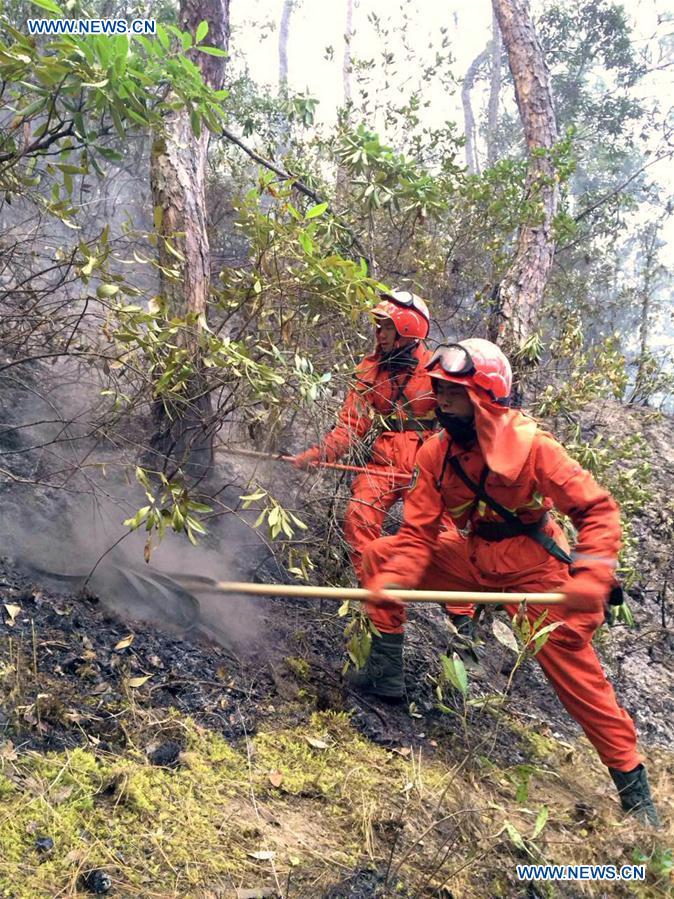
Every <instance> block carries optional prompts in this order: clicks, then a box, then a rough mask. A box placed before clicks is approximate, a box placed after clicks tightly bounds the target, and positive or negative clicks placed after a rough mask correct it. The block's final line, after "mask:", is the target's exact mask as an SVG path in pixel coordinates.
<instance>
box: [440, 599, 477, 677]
mask: <svg viewBox="0 0 674 899" xmlns="http://www.w3.org/2000/svg"><path fill="white" fill-rule="evenodd" d="M449 620H450V621H451V622H452V624H453V625H454V627H455V628H456V629H457V631H458V633H456V634H452V635H451V637H450V638H449V646H448V647H447V655H448V656H451V655H452V653H454V652H455V653H456V654H457V655H458V656H459V658H460V659H461V661H462V662H463V664H464V666H465V667H466V668H468V669H471V670H473V671H476V670H477V669H479V668H480V658H479V656H478V654H477V652H476V651H475V622H474V621H473V619H472V618H471V617H470V615H452V614H451V613H450V614H449Z"/></svg>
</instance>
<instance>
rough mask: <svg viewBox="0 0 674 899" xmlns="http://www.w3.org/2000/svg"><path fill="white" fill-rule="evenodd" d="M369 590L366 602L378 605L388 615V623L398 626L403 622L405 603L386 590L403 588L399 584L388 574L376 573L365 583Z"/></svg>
mask: <svg viewBox="0 0 674 899" xmlns="http://www.w3.org/2000/svg"><path fill="white" fill-rule="evenodd" d="M367 589H368V590H369V591H370V595H369V596H368V600H367V601H368V602H371V603H374V605H376V606H379V608H380V609H382V611H384V612H386V613H388V615H389V616H390V623H391V624H393V625H394V626H396V627H398V626H401V625H403V624H404V623H405V617H406V615H405V603H404V602H402V600H400V599H395V598H394V597H392V596H391V595H390V594H389V593H387V592H386V591H387V590H404V589H405V588H404V587H402V586H401V585H400V584H396V583H394V582H393V581H392V580H391V575H390V574H388V575H387V574H376V575H375V576H374V577H373V578H371V580H370V581H369V582H368V584H367Z"/></svg>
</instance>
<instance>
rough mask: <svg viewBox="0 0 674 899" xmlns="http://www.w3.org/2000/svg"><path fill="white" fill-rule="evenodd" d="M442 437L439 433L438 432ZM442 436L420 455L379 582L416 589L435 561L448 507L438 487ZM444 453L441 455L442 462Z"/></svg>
mask: <svg viewBox="0 0 674 899" xmlns="http://www.w3.org/2000/svg"><path fill="white" fill-rule="evenodd" d="M438 436H439V435H438ZM437 440H438V437H431V438H430V439H429V440H427V441H426V443H425V444H424V445H423V446H422V447H421V449H420V450H419V452H418V454H417V458H416V466H415V470H414V477H415V478H416V481H415V483H414V486H413V487H412V488H411V489H410V490H409V491H408V493H407V496H406V498H405V509H404V515H405V519H404V521H403V524H402V526H401V527H400V529H399V530H398V532H397V534H396V535H395V537H394V538H393V540H392V541H391V554H390V556H389V557H388V558H387V559H386V562H385V563H384V565H383V567H382V568H381V569H380V570H379V572H378V575H377V582H378V584H380V585H381V584H385V583H388V582H390V583H395V584H400V585H401V586H402V587H405V588H406V589H414V588H415V587H416V586H417V585H418V584H419V583H420V582H421V579H422V577H423V574H424V571H425V570H426V567H427V565H428V563H429V562H430V560H431V555H432V553H433V549H434V547H435V542H436V539H437V536H438V533H439V531H440V528H441V525H442V523H443V515H444V512H445V506H444V502H443V499H442V496H441V494H440V491H439V490H438V487H437V478H438V475H439V471H436V470H435V469H437V468H438V452H437ZM443 457H444V453H443V455H441V456H440V465H441V464H442V459H443Z"/></svg>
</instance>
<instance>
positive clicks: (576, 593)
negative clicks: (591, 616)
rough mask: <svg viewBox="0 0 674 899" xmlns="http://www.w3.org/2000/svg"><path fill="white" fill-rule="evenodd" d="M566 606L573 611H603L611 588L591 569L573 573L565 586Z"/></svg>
mask: <svg viewBox="0 0 674 899" xmlns="http://www.w3.org/2000/svg"><path fill="white" fill-rule="evenodd" d="M563 592H564V594H565V596H566V599H565V601H564V606H565V608H567V609H569V610H570V611H573V612H603V611H604V605H605V603H606V601H607V599H608V592H609V588H608V587H607V586H606V584H605V583H604V581H603V579H602V578H600V577H597V575H596V574H593V573H592V572H591V571H587V570H582V571H578V572H576V573H572V575H571V580H570V581H569V582H568V583H567V585H566V587H565V588H564V591H563Z"/></svg>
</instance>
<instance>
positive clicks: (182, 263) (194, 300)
mask: <svg viewBox="0 0 674 899" xmlns="http://www.w3.org/2000/svg"><path fill="white" fill-rule="evenodd" d="M203 20H205V21H207V22H208V26H209V29H208V35H207V38H206V42H207V43H208V44H209V45H211V46H214V47H219V48H221V49H223V50H226V49H227V48H228V46H229V0H181V5H180V16H179V24H180V28H181V29H182V30H183V31H189V32H191V33H192V34H194V33H195V32H196V29H197V27H198V25H199V23H200V22H201V21H203ZM192 59H193V62H195V64H196V65H198V66H199V68H200V70H201V74H202V77H203V79H204V81H205V82H206V84H208V86H209V87H211V88H213V89H214V90H219V89H220V88H221V87H222V84H223V80H224V70H225V66H224V59H223V58H222V57H217V56H211V55H208V54H205V53H199V52H194V53H193V55H192ZM169 99H170V98H169ZM209 137H210V133H209V131H208V130H207V129H206V128H204V129H203V130H202V132H201V134H200V135H199V136H197V135H195V133H194V132H193V130H192V126H191V123H190V116H189V110H187V109H180V110H177V111H175V112H172V113H169V114H168V116H167V117H166V120H165V123H164V129H163V131H162V133H161V134H158V135H157V136H156V137H155V140H154V143H153V147H152V156H151V161H150V186H151V190H152V201H153V205H154V209H155V214H156V215H155V227H156V231H157V238H158V255H159V264H160V293H161V295H162V297H163V298H164V299H165V301H166V304H167V306H168V310H169V314H172V315H177V316H184V315H186V314H189V313H193V314H194V316H195V322H194V325H193V327H192V329H191V330H190V331H189V332H186V333H184V334H183V336H182V344H183V346H184V348H185V349H186V350H187V352H188V355H189V357H190V359H191V361H192V364H193V365H194V374H193V376H192V378H191V380H190V383H189V385H188V388H187V390H186V391H185V392H184V395H183V396H182V397H180V398H179V397H171V398H170V399H166V398H165V399H162V400H158V401H157V402H156V403H155V407H154V419H155V434H154V437H153V439H152V448H153V449H154V451H155V453H156V454H157V455H156V456H155V460H156V461H157V462H161V467H162V468H163V469H164V470H166V469H167V468H174V467H180V468H182V469H183V471H184V472H185V473H186V474H190V475H191V476H204V475H206V474H207V473H208V470H209V468H210V465H211V463H212V437H211V433H210V426H211V417H212V406H211V400H210V395H209V393H208V389H207V386H206V382H205V376H204V372H203V370H202V368H201V365H200V360H199V352H198V343H199V328H200V325H199V322H198V317H199V316H205V315H206V304H207V300H208V294H209V288H210V248H209V242H208V234H207V230H206V226H207V215H206V197H205V181H206V163H207V155H208V144H209ZM169 247H170V248H171V249H173V250H175V251H177V253H178V254H179V256H176V255H175V254H174V253H172V252H171V250H170V249H169ZM179 257H180V258H179ZM167 269H177V270H178V276H177V277H172V276H170V275H169V274H167V271H166V270H167ZM157 456H158V457H159V458H157ZM157 467H159V466H157Z"/></svg>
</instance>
